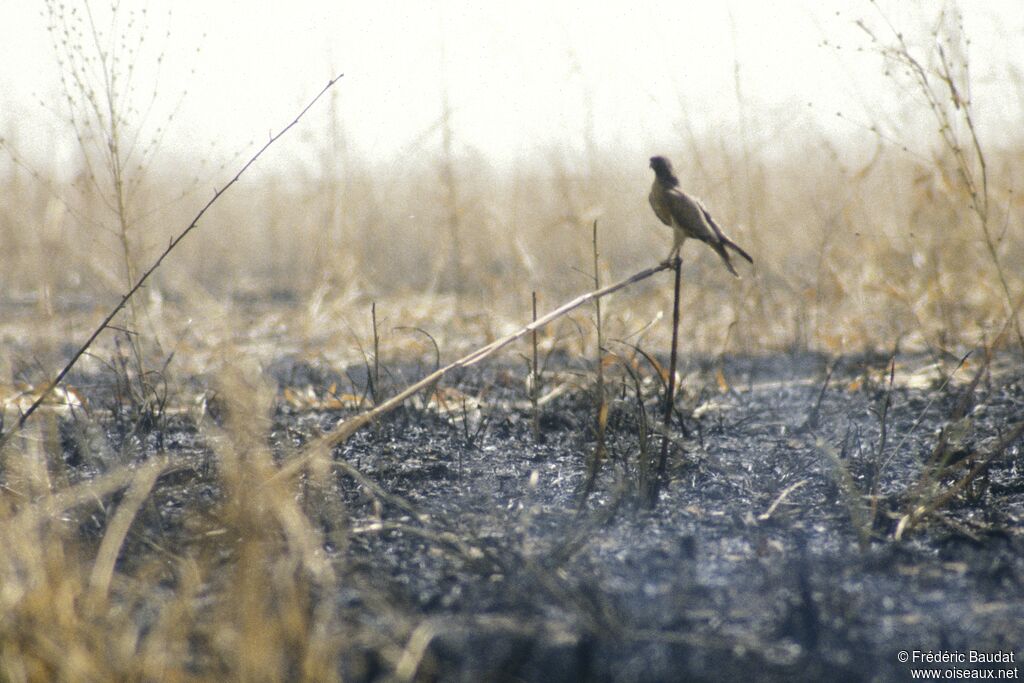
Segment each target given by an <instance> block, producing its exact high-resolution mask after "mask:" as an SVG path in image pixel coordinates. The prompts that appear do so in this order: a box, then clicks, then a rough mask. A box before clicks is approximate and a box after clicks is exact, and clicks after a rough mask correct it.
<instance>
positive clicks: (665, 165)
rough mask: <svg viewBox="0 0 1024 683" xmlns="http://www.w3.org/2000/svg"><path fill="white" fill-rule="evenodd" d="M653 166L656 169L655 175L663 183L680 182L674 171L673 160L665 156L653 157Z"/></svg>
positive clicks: (672, 183)
mask: <svg viewBox="0 0 1024 683" xmlns="http://www.w3.org/2000/svg"><path fill="white" fill-rule="evenodd" d="M651 168H653V169H654V175H656V176H657V177H658V180H660V181H662V182H663V183H666V184H668V185H675V184H677V183H678V182H679V181H678V180H676V176H675V173H673V172H672V162H671V161H669V160H668V159H666V158H665V157H651Z"/></svg>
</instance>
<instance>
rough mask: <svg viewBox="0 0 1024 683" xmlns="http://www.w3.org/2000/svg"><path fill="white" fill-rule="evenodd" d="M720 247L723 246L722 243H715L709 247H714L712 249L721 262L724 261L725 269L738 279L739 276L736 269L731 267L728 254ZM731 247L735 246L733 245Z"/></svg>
mask: <svg viewBox="0 0 1024 683" xmlns="http://www.w3.org/2000/svg"><path fill="white" fill-rule="evenodd" d="M722 245H723V243H722V242H716V243H714V244H712V245H711V246H712V247H714V249H715V251H716V252H717V253H718V255H719V256H721V257H722V260H723V261H725V267H726V268H728V269H729V272H730V273H732V274H733V275H735V276H736V277H739V276H740V274H739V273H737V272H736V269H735V268H733V267H732V261H731V260H729V252H727V251H726V250H725V247H724V246H722ZM733 246H735V245H733Z"/></svg>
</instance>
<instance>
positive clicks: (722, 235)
mask: <svg viewBox="0 0 1024 683" xmlns="http://www.w3.org/2000/svg"><path fill="white" fill-rule="evenodd" d="M694 201H695V202H697V208H699V209H700V212H701V213H702V214H703V215H704V219H705V220H706V221H707V222H708V225H710V226H711V229H712V230H714V231H715V235H717V236H718V241H719V242H721V243H722V244H724V245H725V246H727V247H730V248H731V249H732V250H733V251H735V252H736V253H737V254H739V255H740V256H742V257H743V258H745V259H747V260H748V261H750V262H751V263H753V262H754V259H753V258H751V256H750V254H748V253H747V252H746V250H744V249H743V247H741V246H740V245H738V244H736V243H735V242H733V241H732V240H731V239H729V238H728V237H726V236H725V233H724V232H722V228H720V227H719V225H718V223H716V222H715V219H714V218H712V217H711V214H710V213H709V212H708V210H707V207H705V206H704V204H703V203H702V202H701V201H700V200H699V199H695V200H694Z"/></svg>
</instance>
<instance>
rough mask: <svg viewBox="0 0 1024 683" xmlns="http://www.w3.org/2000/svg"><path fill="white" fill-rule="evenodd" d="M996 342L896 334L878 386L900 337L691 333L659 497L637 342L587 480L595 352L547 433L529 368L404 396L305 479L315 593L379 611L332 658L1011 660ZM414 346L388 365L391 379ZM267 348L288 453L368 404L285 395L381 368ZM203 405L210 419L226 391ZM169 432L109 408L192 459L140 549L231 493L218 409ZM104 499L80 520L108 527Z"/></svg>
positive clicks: (374, 665)
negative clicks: (338, 365)
mask: <svg viewBox="0 0 1024 683" xmlns="http://www.w3.org/2000/svg"><path fill="white" fill-rule="evenodd" d="M976 357H980V356H979V355H978V354H976ZM940 365H941V367H940ZM983 365H984V364H983V363H981V362H980V360H975V357H972V360H971V361H970V362H969V363H968V364H967V365H966V366H965V367H962V368H959V370H957V372H956V373H955V376H954V378H953V380H952V381H949V382H947V381H946V380H947V379H948V378H949V375H950V373H952V372H953V371H954V369H956V361H955V359H954V360H953V361H948V360H947V361H944V362H942V363H941V364H939V365H935V364H933V359H932V358H930V357H924V356H904V357H900V358H898V359H897V361H896V365H895V373H894V382H893V383H892V384H890V381H889V372H888V370H889V359H887V358H885V357H871V356H864V357H843V358H838V359H831V358H826V357H824V356H818V355H814V354H794V355H788V354H779V355H774V356H770V357H763V358H726V359H724V360H700V359H689V360H687V361H686V362H684V364H683V372H684V374H685V375H686V379H685V381H684V383H683V392H682V395H681V396H680V398H679V401H678V403H677V408H678V410H677V412H676V414H675V417H674V420H673V424H672V428H671V433H672V435H673V445H672V448H671V450H670V454H669V460H668V472H667V476H668V481H667V484H666V486H665V487H664V489H663V490H662V491H661V494H660V498H659V500H658V503H657V506H656V508H655V509H653V510H651V509H647V508H646V507H645V506H643V505H641V504H638V495H637V490H638V481H639V479H640V477H641V476H642V475H641V472H640V466H639V462H640V456H641V453H642V452H643V451H644V450H646V452H647V453H648V455H651V454H656V453H657V451H658V448H659V444H660V437H658V436H657V435H654V434H650V431H651V430H653V429H654V426H653V425H654V423H656V422H658V421H660V416H659V415H658V413H659V411H658V408H657V394H658V389H659V387H658V382H657V381H656V378H655V376H654V374H653V373H652V372H650V371H649V370H645V367H647V366H645V364H643V363H640V364H638V365H636V366H635V367H634V371H635V372H636V373H638V374H639V375H642V380H643V381H642V382H641V383H640V385H639V386H640V392H641V400H638V399H637V395H636V394H637V386H638V385H637V384H636V383H635V382H634V379H633V377H631V376H630V375H629V374H627V373H625V372H623V370H622V368H621V367H618V368H615V367H612V368H610V369H609V371H608V375H607V377H606V386H607V393H608V395H609V397H610V400H609V410H608V418H607V426H606V430H605V435H604V440H605V445H606V451H607V457H606V458H605V459H604V460H603V461H602V463H603V464H602V467H601V468H600V470H599V473H598V476H597V478H596V481H595V482H594V485H593V487H592V488H593V492H592V493H591V494H590V495H589V496H588V497H587V498H586V500H585V501H584V500H583V498H582V495H581V492H582V490H583V489H584V488H585V480H586V477H587V463H588V461H589V459H590V458H591V457H592V454H593V453H594V451H595V445H596V443H597V440H596V437H595V433H596V432H595V428H594V425H595V415H596V411H595V400H594V396H595V393H594V378H593V375H592V373H589V372H587V368H586V367H582V366H580V367H575V368H574V367H572V363H570V362H568V361H566V360H565V359H563V360H562V362H561V363H560V364H559V363H558V362H557V360H556V361H555V362H553V363H552V364H550V365H549V367H548V368H547V371H546V375H545V378H544V392H552V391H553V393H552V396H551V398H550V400H548V401H547V402H545V403H544V405H543V406H542V407H541V408H540V414H539V426H540V435H539V436H540V438H539V439H536V438H535V436H534V433H533V413H532V411H531V408H530V405H529V402H528V401H527V400H526V399H527V395H526V389H525V384H524V379H525V377H524V375H525V371H524V370H523V368H522V366H515V367H513V366H505V367H503V366H500V365H488V366H484V367H479V368H470V369H466V370H462V371H460V373H461V374H458V373H456V374H455V375H450V376H448V377H446V378H445V381H444V387H443V395H444V396H445V397H446V398H445V400H444V401H441V402H440V405H439V404H438V402H436V401H435V402H433V403H431V404H430V405H423V402H422V401H419V402H417V401H414V402H412V403H410V404H407V405H406V406H405V407H402V408H400V409H398V410H396V411H395V412H393V413H391V414H389V415H388V416H387V417H385V418H384V419H382V420H381V421H380V422H378V423H377V424H375V425H373V426H371V427H368V428H365V429H363V430H362V431H360V432H358V433H356V434H355V435H354V436H353V437H352V438H351V439H350V440H349V441H348V442H346V443H345V444H343V445H342V446H340V447H338V448H336V449H335V450H334V452H333V454H332V456H333V458H334V459H335V460H336V461H339V462H343V463H346V464H347V466H348V467H342V468H339V469H337V470H336V474H335V475H334V476H333V477H332V479H331V484H330V487H329V490H323V489H317V490H316V491H315V492H314V494H313V495H309V496H307V499H306V503H305V504H306V509H307V512H308V513H309V514H310V517H311V519H312V520H313V521H314V522H315V523H316V524H317V525H319V526H320V528H321V529H322V530H323V532H324V537H325V538H326V539H328V540H327V542H326V545H325V551H326V552H327V554H328V556H329V557H330V558H331V561H332V562H333V564H334V565H335V567H336V569H337V572H338V575H339V577H340V578H339V582H338V584H339V586H341V588H340V589H339V590H338V591H337V593H336V594H334V595H330V596H325V598H324V599H330V600H332V601H334V602H336V605H335V606H334V608H335V609H337V610H338V612H339V613H340V614H341V615H342V620H343V621H344V622H345V623H347V624H350V625H351V629H352V632H353V633H362V634H370V635H367V637H365V638H353V639H352V645H351V647H350V648H349V649H348V650H347V653H346V655H345V656H344V658H343V661H341V662H339V668H340V670H341V671H342V673H343V675H344V676H345V678H346V679H347V680H356V681H359V680H385V679H388V678H389V677H390V676H391V674H392V673H393V672H392V671H390V670H389V668H388V664H387V662H388V661H393V659H392V660H389V659H387V658H386V657H384V656H383V655H382V653H381V652H380V650H379V646H378V644H379V643H380V642H382V641H388V640H389V639H392V640H393V641H394V643H395V645H396V647H398V648H403V647H407V648H409V649H410V651H411V652H412V653H413V654H414V655H416V657H415V658H414V663H415V667H416V668H415V670H414V671H415V674H416V677H417V678H419V679H422V680H463V681H479V680H525V681H571V680H607V681H658V680H679V679H688V680H754V679H756V680H780V681H781V680H787V681H789V680H821V679H823V678H834V679H836V680H904V679H909V676H910V673H909V669H910V665H908V664H903V663H901V662H900V661H898V659H897V657H898V653H899V651H901V650H907V651H914V650H921V651H928V650H931V651H936V652H938V651H948V652H962V653H967V652H968V651H971V650H975V651H981V652H1002V653H1015V654H1016V658H1017V659H1018V660H1019V658H1020V656H1021V654H1022V648H1024V535H1022V532H1021V528H1022V527H1021V519H1022V516H1024V478H1022V476H1021V471H1022V468H1024V455H1022V446H1024V439H1021V438H1020V437H1019V433H1018V436H1017V437H1016V438H1007V437H1008V436H1011V437H1012V432H1013V429H1014V428H1015V427H1016V426H1018V425H1019V424H1020V423H1021V421H1022V420H1024V363H1022V362H1021V358H1020V357H1019V356H1017V355H1012V356H1011V355H1004V356H999V357H997V358H996V359H995V360H994V361H993V362H992V364H991V365H990V366H988V367H983ZM555 366H558V367H555ZM424 371H425V369H421V368H417V367H413V366H409V367H406V368H404V369H396V368H393V367H392V368H388V371H387V373H386V377H387V378H388V382H387V384H386V385H385V386H384V387H383V390H384V392H385V393H387V392H389V391H390V392H394V391H396V390H397V389H398V388H401V387H402V386H404V385H405V384H406V383H408V382H409V381H411V380H414V379H416V378H418V376H421V374H422V372H424ZM268 373H269V374H270V375H271V376H272V377H273V379H274V380H275V381H276V382H277V384H278V386H279V400H278V408H277V409H276V413H275V417H274V428H273V433H272V435H271V440H272V442H273V443H274V444H275V446H276V448H277V449H278V452H279V453H281V454H283V453H285V452H286V451H288V449H289V448H291V447H293V446H298V445H301V444H302V443H304V442H305V441H307V440H308V439H309V438H310V437H311V435H313V434H315V433H318V432H319V431H322V430H327V429H329V428H330V427H331V426H333V425H335V424H336V423H337V422H338V421H339V420H341V419H343V418H344V417H346V416H348V415H350V414H352V413H353V411H352V410H349V409H344V408H341V409H328V408H327V407H326V406H327V405H328V404H326V403H323V402H318V401H316V400H311V401H307V402H306V403H303V402H302V401H297V400H295V398H294V397H295V396H297V395H300V394H301V395H305V396H314V397H321V398H322V397H324V396H325V395H326V388H327V387H329V386H331V385H334V386H335V390H336V392H340V391H341V389H339V388H338V387H348V389H347V391H349V390H350V393H354V394H360V393H366V384H365V380H366V376H367V373H366V371H365V370H363V369H360V368H354V369H349V370H348V371H345V370H344V369H332V368H325V367H319V366H316V365H310V364H306V363H301V362H297V361H293V360H290V359H281V360H280V361H279V362H278V363H276V364H275V365H274V366H272V367H271V368H270V369H269V370H268ZM975 376H977V382H975V383H972V382H971V380H972V379H974V378H975ZM826 377H827V382H826ZM82 383H83V384H84V383H85V380H84V379H83V380H82ZM103 386H109V385H103ZM92 391H93V392H94V393H97V394H99V395H97V396H93V397H91V398H92V400H93V401H94V402H97V403H98V402H100V401H101V399H102V398H103V396H102V392H103V391H104V390H103V389H102V388H101V385H100V384H94V389H93V390H92ZM641 407H642V410H643V412H644V415H641ZM203 419H204V420H214V421H216V420H218V419H219V417H218V409H217V402H216V399H215V398H211V400H210V402H209V410H208V413H207V415H206V417H204V418H203ZM642 425H647V426H648V434H649V436H648V445H647V446H646V447H645V446H644V445H643V435H644V428H643V426H642ZM883 428H884V431H885V436H884V437H883V436H882V431H883ZM76 430H78V427H76V425H75V423H74V422H69V423H68V424H66V432H67V436H68V438H67V439H66V440H65V443H66V445H67V453H66V459H67V462H68V464H69V465H70V466H72V467H77V468H79V469H80V470H81V472H82V476H86V475H87V474H88V473H89V472H91V471H94V470H96V469H101V468H102V464H96V463H95V462H92V461H90V460H89V459H88V458H83V457H81V456H80V455H79V454H78V452H77V447H76V446H75V443H76V440H77V439H79V438H80V437H79V436H75V435H74V432H75V431H76ZM79 431H80V430H79ZM158 431H159V434H155V433H154V432H150V433H148V434H146V435H145V436H143V437H140V436H139V435H138V433H137V432H138V430H136V433H135V434H129V433H126V432H125V431H124V430H123V425H122V431H120V432H119V431H118V430H117V429H114V427H111V428H110V434H111V435H112V438H113V439H117V438H121V439H125V438H132V439H137V440H138V441H139V443H140V446H139V448H138V451H139V454H138V455H137V457H140V458H141V457H145V453H146V452H148V451H153V450H156V449H158V448H160V449H163V450H165V451H167V452H170V453H175V452H180V453H181V457H182V458H183V459H184V460H185V461H188V462H190V463H192V464H191V465H190V466H189V467H187V468H185V469H180V470H176V471H174V472H171V473H168V474H166V475H164V476H163V477H162V478H161V479H160V480H159V481H158V484H157V487H156V489H155V490H154V492H153V494H152V496H153V499H154V505H153V506H152V507H151V508H147V509H146V510H144V512H143V513H142V514H140V515H139V517H138V518H137V519H136V521H135V523H134V526H133V530H132V534H131V536H130V537H129V542H128V543H127V544H126V545H125V549H124V551H123V553H124V556H123V557H122V558H121V560H120V564H119V566H120V567H121V568H122V569H125V570H130V568H131V566H132V565H133V564H135V562H136V561H139V562H141V561H142V557H143V556H144V555H145V554H147V553H151V552H152V550H150V548H151V546H153V545H157V544H156V543H150V542H149V541H150V540H154V539H155V540H158V541H159V546H160V547H163V548H165V549H169V550H172V551H180V550H182V549H184V548H187V547H188V546H189V544H190V540H189V538H188V537H187V536H188V533H189V531H188V529H189V528H190V525H189V524H188V523H187V518H188V516H189V515H194V514H196V510H200V509H212V508H213V507H214V506H215V505H216V503H217V501H218V499H219V497H220V496H221V490H220V484H219V483H218V480H217V475H216V468H215V467H213V466H212V465H210V464H209V460H210V459H211V457H212V456H210V455H209V449H208V447H207V445H205V444H204V442H203V436H202V435H203V433H204V432H203V431H202V430H197V427H196V425H195V424H194V422H193V421H191V420H190V419H186V418H184V417H178V418H165V419H163V421H162V422H160V424H159V430H158ZM883 441H884V443H883ZM282 457H284V455H282ZM937 461H941V462H942V463H945V464H946V466H945V467H942V468H940V467H939V465H938V464H937ZM971 468H975V469H974V474H975V475H976V476H974V477H973V478H972V480H971V481H970V482H969V483H967V482H965V481H964V477H965V476H968V473H969V472H971V471H972V470H971ZM929 472H934V473H936V474H934V476H932V477H928V476H927V475H928V473H929ZM928 482H932V484H933V485H932V486H931V488H929V487H928V486H927V485H926V484H927V483H928ZM957 482H960V484H961V485H962V486H961V488H960V489H957V490H956V491H954V492H953V493H952V494H950V495H946V494H947V493H948V492H950V491H951V489H952V488H953V487H954V486H956V485H957ZM932 507H934V508H935V510H934V513H933V514H929V515H924V516H922V517H921V519H920V520H918V521H917V523H916V524H906V523H904V527H905V528H902V529H901V528H900V521H901V519H905V515H906V514H907V513H908V512H909V511H913V510H915V509H920V510H929V511H930V509H931V508H932ZM90 519H93V520H94V521H95V523H94V524H90V523H89V522H88V519H87V520H85V521H84V522H83V523H82V525H81V533H82V535H83V536H89V535H90V534H93V535H95V536H96V537H98V536H99V535H100V534H101V532H102V527H103V522H102V518H101V517H97V516H95V515H94V516H93V517H92V518H90ZM897 534H898V535H899V539H897V538H896V536H897ZM134 554H137V555H138V557H135V556H134ZM410 634H411V635H410ZM413 645H415V647H413ZM946 666H949V665H946ZM957 666H958V667H959V668H964V669H966V668H970V666H971V665H969V664H959V665H957ZM1013 666H1016V664H987V665H984V666H983V668H986V669H989V670H995V669H1001V668H1007V667H1013ZM406 673H410V672H408V671H407V672H406ZM997 675H998V674H997Z"/></svg>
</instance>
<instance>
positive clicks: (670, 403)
mask: <svg viewBox="0 0 1024 683" xmlns="http://www.w3.org/2000/svg"><path fill="white" fill-rule="evenodd" d="M682 262H683V260H682V259H681V258H679V257H678V256H676V258H675V260H674V261H673V262H672V267H673V268H675V271H676V279H675V291H674V292H673V294H672V350H671V352H670V353H669V361H668V391H666V392H665V419H664V423H665V433H664V434H663V435H662V439H661V454H660V455H659V456H658V471H657V473H656V474H655V476H654V480H653V482H652V483H653V487H652V488H651V491H650V495H649V496H648V498H647V507H649V508H653V507H654V506H655V505H656V504H657V502H658V493H659V492H660V490H661V486H662V485H663V484H664V479H665V469H666V467H667V466H668V442H669V439H668V433H669V430H670V427H671V422H672V408H673V407H674V406H675V399H676V354H677V349H678V348H679V279H680V274H681V272H682Z"/></svg>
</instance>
